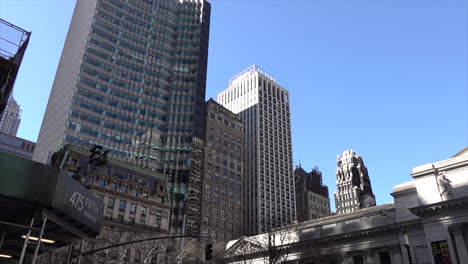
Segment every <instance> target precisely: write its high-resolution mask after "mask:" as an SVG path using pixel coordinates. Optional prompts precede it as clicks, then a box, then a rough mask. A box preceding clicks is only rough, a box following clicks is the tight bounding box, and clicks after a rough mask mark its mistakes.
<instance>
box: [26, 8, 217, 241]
mask: <svg viewBox="0 0 468 264" xmlns="http://www.w3.org/2000/svg"><path fill="white" fill-rule="evenodd" d="M209 25H210V3H209V2H207V1H205V0H181V1H179V0H78V1H77V2H76V6H75V10H74V13H73V17H72V20H71V23H70V28H69V31H68V34H67V38H66V41H65V45H64V49H63V51H62V56H61V58H60V62H59V66H58V69H57V73H56V76H55V80H54V84H53V87H52V91H51V94H50V97H49V102H48V104H47V109H46V112H45V115H44V120H43V122H42V126H41V130H40V133H39V137H38V143H37V147H36V150H35V152H34V156H33V159H34V160H35V161H38V162H42V163H46V162H47V161H48V160H49V159H50V157H51V155H52V153H54V152H55V151H57V150H58V149H59V148H60V147H61V146H62V145H65V144H75V145H81V146H84V147H86V148H90V147H92V146H93V145H94V144H99V145H102V146H104V148H106V149H109V150H110V151H111V152H110V156H112V158H113V159H119V160H121V161H124V162H128V163H131V164H135V165H137V166H141V167H144V168H148V169H150V170H154V171H157V172H159V173H161V174H165V175H167V177H168V178H169V179H170V180H171V184H170V185H171V186H170V188H171V189H172V190H173V193H174V192H176V193H178V194H182V195H181V196H177V197H178V198H181V200H180V199H179V200H178V201H175V204H176V206H177V205H180V206H182V204H183V203H184V202H183V200H184V199H185V198H184V197H182V196H185V195H186V193H187V190H186V187H187V185H188V180H189V178H190V168H191V164H192V148H193V145H192V144H193V139H194V137H198V138H202V137H203V135H204V128H205V125H204V103H205V88H206V87H205V86H206V69H207V57H208V38H209ZM180 210H182V209H180ZM174 213H175V215H177V216H178V218H177V219H174V220H176V222H174V226H175V227H176V229H177V232H180V230H181V228H182V222H183V221H182V215H183V211H180V212H174ZM179 218H180V219H179Z"/></svg>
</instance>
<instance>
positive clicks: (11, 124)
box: [0, 96, 21, 136]
mask: <svg viewBox="0 0 468 264" xmlns="http://www.w3.org/2000/svg"><path fill="white" fill-rule="evenodd" d="M20 122H21V109H20V106H19V104H18V103H17V102H16V100H15V99H14V98H13V96H11V97H10V99H9V100H8V104H7V105H6V107H5V111H4V112H3V116H2V117H1V119H0V132H1V133H5V134H8V135H11V136H16V134H17V133H18V128H19V125H20Z"/></svg>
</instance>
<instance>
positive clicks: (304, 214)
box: [294, 165, 330, 222]
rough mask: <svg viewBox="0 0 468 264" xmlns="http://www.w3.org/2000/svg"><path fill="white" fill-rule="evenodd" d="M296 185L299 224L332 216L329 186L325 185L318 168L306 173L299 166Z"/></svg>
mask: <svg viewBox="0 0 468 264" xmlns="http://www.w3.org/2000/svg"><path fill="white" fill-rule="evenodd" d="M294 184H295V185H296V213H297V221H298V222H304V221H307V220H312V219H317V218H320V217H324V216H329V215H330V197H329V196H328V186H326V185H324V184H323V182H322V172H321V171H320V170H319V169H318V168H317V167H315V168H313V169H312V171H311V172H306V171H305V170H304V169H303V168H302V167H301V165H299V166H297V167H296V169H295V170H294Z"/></svg>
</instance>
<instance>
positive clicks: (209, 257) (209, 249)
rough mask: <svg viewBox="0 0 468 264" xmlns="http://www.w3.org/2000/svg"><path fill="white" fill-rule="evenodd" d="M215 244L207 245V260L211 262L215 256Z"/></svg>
mask: <svg viewBox="0 0 468 264" xmlns="http://www.w3.org/2000/svg"><path fill="white" fill-rule="evenodd" d="M212 248H213V244H211V243H210V244H206V247H205V260H210V259H211V258H212V257H213V256H212V254H213V249H212Z"/></svg>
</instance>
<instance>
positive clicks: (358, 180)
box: [335, 150, 375, 214]
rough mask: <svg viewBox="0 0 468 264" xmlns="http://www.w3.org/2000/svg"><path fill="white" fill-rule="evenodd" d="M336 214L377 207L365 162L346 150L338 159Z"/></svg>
mask: <svg viewBox="0 0 468 264" xmlns="http://www.w3.org/2000/svg"><path fill="white" fill-rule="evenodd" d="M337 163H338V168H337V169H336V183H337V185H338V186H337V191H336V192H335V202H336V213H337V214H343V213H349V212H354V211H356V210H359V209H362V208H367V207H371V206H375V196H374V193H373V192H372V186H371V182H370V178H369V173H368V171H367V168H366V166H365V165H364V160H363V159H362V157H361V156H357V155H356V152H354V151H353V150H346V151H344V152H343V156H342V157H341V156H340V155H338V157H337Z"/></svg>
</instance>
